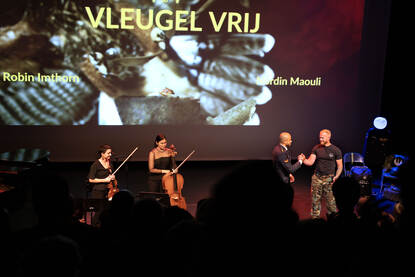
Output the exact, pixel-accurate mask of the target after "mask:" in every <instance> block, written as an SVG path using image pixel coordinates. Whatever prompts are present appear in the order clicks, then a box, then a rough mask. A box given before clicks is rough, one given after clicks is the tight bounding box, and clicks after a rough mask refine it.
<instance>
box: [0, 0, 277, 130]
mask: <svg viewBox="0 0 415 277" xmlns="http://www.w3.org/2000/svg"><path fill="white" fill-rule="evenodd" d="M231 2H232V3H233V4H232V5H233V6H232V7H234V8H235V10H230V11H229V12H226V10H218V9H217V6H218V3H219V1H212V0H207V1H198V0H181V1H161V0H160V1H158V0H156V1H140V0H135V1H134V0H129V1H127V0H125V1H121V0H119V1H99V0H96V1H18V3H19V5H18V4H16V7H13V8H11V9H9V11H8V16H7V18H8V19H7V21H4V20H2V21H1V27H0V56H1V61H0V72H1V76H0V77H1V83H0V124H2V125H83V124H95V125H176V124H178V125H179V124H192V125H194V124H196V125H261V114H259V113H258V112H257V110H258V109H257V108H258V106H259V105H264V104H266V103H268V102H269V101H270V100H271V99H272V97H273V96H272V92H271V90H270V89H269V87H268V86H267V84H266V82H261V83H260V82H258V80H272V79H273V78H274V77H275V73H274V71H273V69H271V66H270V65H269V64H267V62H266V59H265V58H266V56H267V55H268V54H269V52H270V51H271V50H272V49H274V48H275V47H276V42H275V41H276V38H275V36H274V35H272V34H267V33H261V28H260V13H258V11H252V12H250V1H248V0H246V1H239V0H238V1H229V3H231ZM20 3H22V4H20ZM86 3H87V4H86ZM10 5H12V4H10ZM215 5H216V6H215ZM12 6H13V5H12ZM215 7H216V8H215ZM264 7H266V6H264ZM214 8H215V9H214Z"/></svg>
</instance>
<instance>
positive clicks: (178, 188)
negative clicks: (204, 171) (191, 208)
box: [162, 145, 195, 210]
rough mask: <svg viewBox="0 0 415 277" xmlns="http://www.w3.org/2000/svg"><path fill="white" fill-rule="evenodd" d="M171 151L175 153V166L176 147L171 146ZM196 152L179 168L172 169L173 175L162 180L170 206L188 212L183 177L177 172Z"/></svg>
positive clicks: (168, 174) (166, 175)
mask: <svg viewBox="0 0 415 277" xmlns="http://www.w3.org/2000/svg"><path fill="white" fill-rule="evenodd" d="M170 149H171V150H172V151H173V155H172V159H173V164H175V156H176V155H177V152H176V151H175V150H176V148H175V147H174V145H171V146H170ZM194 152H195V151H194V150H193V151H192V152H191V153H190V154H189V155H188V156H187V157H186V159H184V160H183V161H182V162H181V164H180V165H179V166H177V167H176V168H174V169H172V171H173V172H172V173H171V174H170V173H167V174H165V175H164V176H163V178H162V185H163V189H164V190H165V192H166V193H167V194H168V195H169V198H170V205H171V206H178V207H179V208H182V209H184V210H187V205H186V199H185V198H184V197H183V195H182V189H183V184H184V178H183V175H181V174H180V173H177V170H178V169H179V168H180V167H181V166H182V165H183V163H184V162H185V161H187V160H188V159H189V158H190V156H191V155H193V153H194Z"/></svg>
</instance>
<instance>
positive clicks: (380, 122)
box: [373, 116, 388, 130]
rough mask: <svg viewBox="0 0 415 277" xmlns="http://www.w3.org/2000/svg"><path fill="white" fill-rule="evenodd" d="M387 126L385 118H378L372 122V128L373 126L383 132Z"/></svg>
mask: <svg viewBox="0 0 415 277" xmlns="http://www.w3.org/2000/svg"><path fill="white" fill-rule="evenodd" d="M387 125H388V121H387V120H386V118H384V117H381V116H378V117H376V118H375V119H374V120H373V126H375V128H376V129H379V130H383V129H385V128H386V126H387Z"/></svg>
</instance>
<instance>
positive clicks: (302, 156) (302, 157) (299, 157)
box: [297, 153, 305, 162]
mask: <svg viewBox="0 0 415 277" xmlns="http://www.w3.org/2000/svg"><path fill="white" fill-rule="evenodd" d="M297 159H298V160H299V161H301V162H303V161H304V160H305V155H304V154H303V153H301V154H300V155H298V156H297Z"/></svg>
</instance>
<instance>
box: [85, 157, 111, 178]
mask: <svg viewBox="0 0 415 277" xmlns="http://www.w3.org/2000/svg"><path fill="white" fill-rule="evenodd" d="M110 169H111V171H112V164H111V163H110V168H107V169H105V168H104V167H103V166H102V164H101V163H100V162H99V160H96V161H95V162H94V163H93V164H92V165H91V167H90V169H89V173H88V179H95V178H97V179H105V178H107V177H108V175H110V174H111V171H110Z"/></svg>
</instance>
